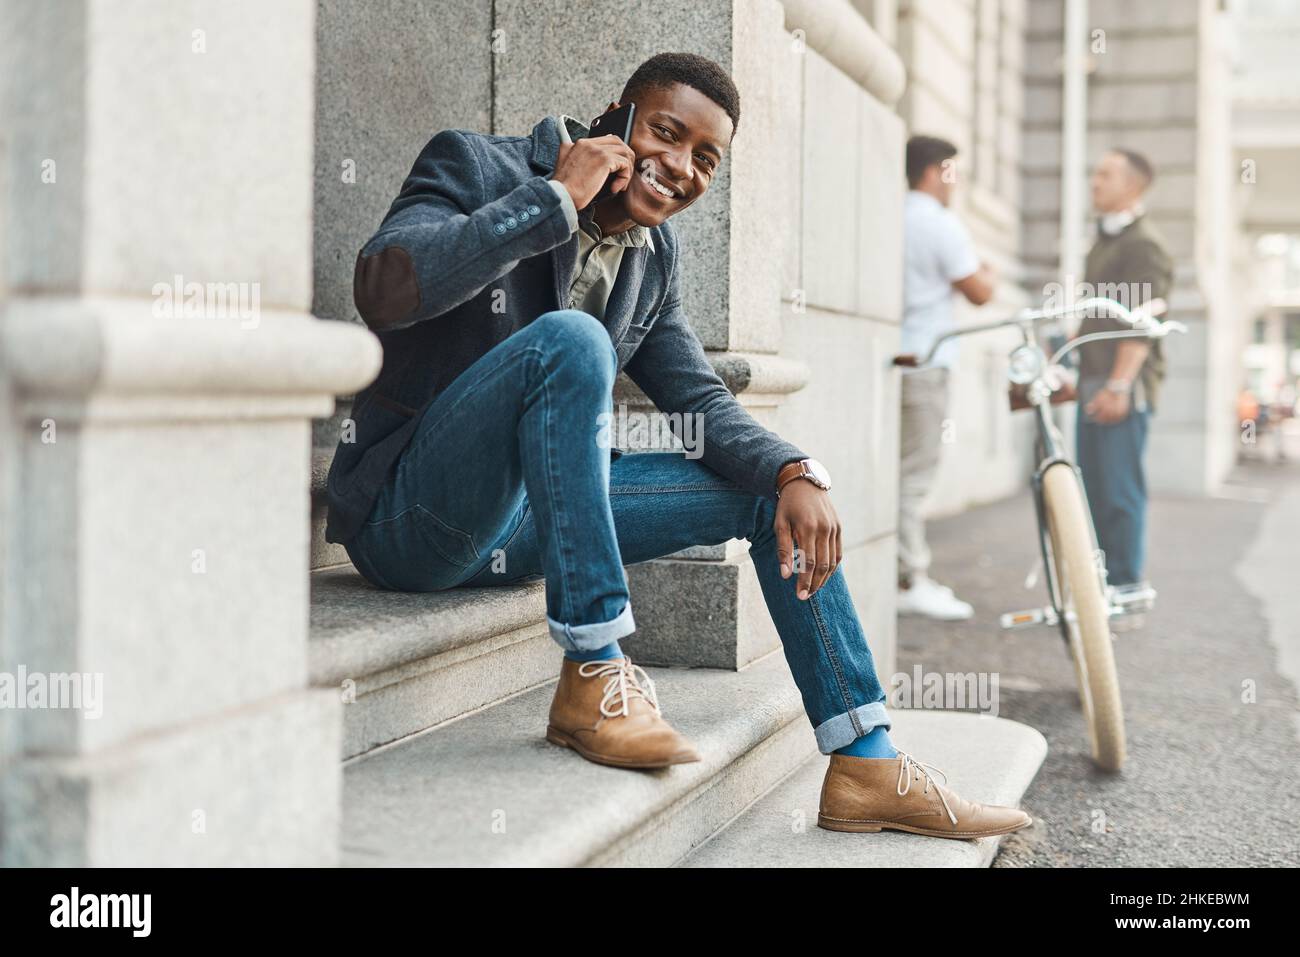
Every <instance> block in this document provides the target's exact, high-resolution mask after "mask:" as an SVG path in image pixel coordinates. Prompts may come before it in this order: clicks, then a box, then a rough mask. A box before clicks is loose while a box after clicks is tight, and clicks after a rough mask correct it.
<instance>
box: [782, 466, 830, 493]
mask: <svg viewBox="0 0 1300 957" xmlns="http://www.w3.org/2000/svg"><path fill="white" fill-rule="evenodd" d="M799 479H804V480H805V481H807V482H809V483H810V484H812V485H815V486H817V487H818V488H820V489H823V490H829V489H830V487H831V476H830V472H828V471H827V470H826V466H824V465H822V464H821V463H820V462H818V461H817V460H816V459H810V458H805V459H796V460H795V461H793V462H787V463H786V464H785V465H783V466H782V467H781V469H780V471H778V472H777V473H776V497H777V498H780V497H781V490H782V489H784V488H785V487H786V486H787V485H789V484H790V483H791V482H795V481H798V480H799Z"/></svg>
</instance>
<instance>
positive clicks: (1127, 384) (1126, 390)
mask: <svg viewBox="0 0 1300 957" xmlns="http://www.w3.org/2000/svg"><path fill="white" fill-rule="evenodd" d="M1106 391H1107V392H1113V393H1115V394H1116V395H1129V394H1130V393H1132V391H1133V380H1132V379H1119V378H1112V379H1107V380H1106Z"/></svg>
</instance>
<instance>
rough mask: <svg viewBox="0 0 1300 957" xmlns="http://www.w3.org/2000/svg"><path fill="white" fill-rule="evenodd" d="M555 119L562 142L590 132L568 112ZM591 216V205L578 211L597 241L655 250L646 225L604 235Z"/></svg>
mask: <svg viewBox="0 0 1300 957" xmlns="http://www.w3.org/2000/svg"><path fill="white" fill-rule="evenodd" d="M555 120H556V123H557V125H558V126H559V129H560V142H561V143H572V142H573V141H574V140H575V139H581V138H582V137H584V136H586V135H587V133H588V132H590V128H589V127H588V126H587V124H585V123H583V122H581V121H579V120H576V119H574V118H573V117H572V116H569V115H568V114H567V113H561V114H560V115H559V116H557V117H556V118H555ZM591 216H592V214H591V207H590V206H588V207H587V208H586V209H585V210H580V211H579V212H578V221H579V222H581V223H582V224H583V225H584V226H585V227H586V228H587V230H588V231H589V232H590V233H591V234H593V235H594V236H595V237H596V241H597V242H609V243H614V244H616V245H619V246H646V247H649V249H650V251H651V252H654V251H655V241H654V237H653V236H651V235H650V230H649V229H647V228H646V227H645V226H642V225H640V224H637V225H636V226H633V227H632V228H631V229H629V230H628V231H627V232H624V233H618V234H617V235H614V236H604V235H603V234H602V233H601V230H600V227H599V226H598V225H596V221H595V220H594V219H592V218H591Z"/></svg>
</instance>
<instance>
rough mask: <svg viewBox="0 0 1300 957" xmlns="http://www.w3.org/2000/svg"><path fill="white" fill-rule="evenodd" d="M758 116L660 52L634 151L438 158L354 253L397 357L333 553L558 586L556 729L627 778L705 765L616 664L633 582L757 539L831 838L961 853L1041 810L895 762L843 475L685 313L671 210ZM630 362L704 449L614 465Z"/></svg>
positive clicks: (700, 189) (346, 495) (624, 458)
mask: <svg viewBox="0 0 1300 957" xmlns="http://www.w3.org/2000/svg"><path fill="white" fill-rule="evenodd" d="M739 101H740V98H739V94H738V93H737V91H736V88H735V86H734V84H733V83H732V81H731V79H730V77H728V76H727V74H726V72H725V71H723V70H722V69H721V68H720V67H719V66H718V65H717V64H716V63H714V62H713V61H711V60H708V59H705V58H703V57H699V56H695V55H692V54H685V53H666V54H659V55H657V56H654V57H652V58H650V59H649V60H647V61H646V62H645V63H643V64H642V65H641V66H640V67H639V68H638V69H637V70H636V72H635V73H634V74H633V75H632V77H631V78H630V79H629V80H628V82H627V84H626V85H625V86H624V88H623V91H622V93H621V94H620V96H619V100H618V101H617V102H614V103H611V104H610V107H609V108H610V109H614V108H616V107H617V106H618V105H619V104H620V103H625V102H633V103H635V104H636V115H635V125H634V129H633V133H632V138H631V141H630V142H629V143H624V142H623V141H622V140H620V139H619V138H618V137H617V136H613V135H608V136H600V137H594V138H589V137H587V136H586V134H587V132H588V130H587V128H586V127H585V126H584V125H583V124H581V123H579V122H577V121H576V120H574V119H573V118H572V117H568V116H563V115H561V116H559V117H555V116H548V117H545V118H543V119H542V120H541V121H540V122H539V123H538V124H537V125H536V126H535V127H534V128H533V130H532V132H531V134H530V135H528V136H489V135H484V134H479V133H474V132H469V131H465V130H444V131H442V132H440V133H438V134H437V135H435V136H434V137H433V139H431V140H430V141H429V143H428V145H427V146H425V148H424V150H423V151H422V152H421V154H420V156H419V158H418V159H417V160H416V162H415V166H414V167H413V169H412V170H411V173H410V176H409V177H408V178H407V180H406V182H405V184H404V185H403V187H402V191H401V193H399V194H398V196H397V199H396V200H395V201H394V202H393V204H392V207H391V208H390V209H389V211H388V214H387V216H385V218H384V221H383V223H382V224H381V225H380V228H379V231H378V232H377V233H376V234H375V235H374V236H373V237H372V238H371V239H370V240H369V241H368V242H367V243H366V244H365V246H364V247H363V248H362V250H361V253H360V255H359V256H358V258H357V264H356V277H355V298H356V303H357V309H358V311H359V312H360V314H361V316H362V318H363V319H364V320H365V322H366V323H367V325H368V326H369V327H370V328H371V329H373V330H374V331H375V332H376V333H377V334H378V335H379V337H380V339H381V341H382V342H383V346H384V364H383V368H382V370H381V371H380V374H379V377H378V379H377V380H376V381H375V382H374V383H373V384H372V385H371V386H370V387H368V388H367V389H365V390H363V391H362V392H361V394H359V395H358V396H357V398H356V402H355V411H354V413H353V415H354V418H355V420H356V422H355V441H353V442H341V443H340V444H339V447H338V451H337V453H336V455H335V458H334V463H333V465H332V467H331V469H330V474H329V483H328V490H329V502H330V514H329V525H328V528H327V532H326V537H327V539H328V540H329V541H332V542H343V543H344V544H345V546H346V548H347V551H348V554H349V555H350V556H351V558H352V560H353V562H354V563H355V564H356V567H357V569H358V570H359V571H360V572H361V574H362V575H364V576H365V577H366V578H367V579H368V580H369V581H370V582H372V583H373V584H375V585H376V586H378V587H380V588H387V589H395V590H402V591H435V590H441V589H446V588H453V587H459V586H484V585H498V584H506V583H511V582H518V581H523V580H527V579H532V578H536V577H537V576H544V578H545V582H546V585H545V590H546V611H547V614H546V617H547V624H548V626H549V628H550V633H551V635H552V637H553V638H554V639H555V641H556V643H557V644H559V645H560V647H561V648H563V649H564V661H563V664H562V666H561V670H560V680H559V684H558V685H557V687H556V690H555V698H554V701H553V703H552V706H551V713H550V723H549V726H548V728H547V734H546V736H547V739H548V740H550V741H552V742H554V743H556V744H559V745H563V746H566V747H569V748H572V749H573V750H575V751H576V752H577V753H578V754H580V755H582V756H583V757H584V758H587V759H588V760H591V761H596V762H599V763H602V764H608V765H613V766H616V767H624V768H658V767H665V766H668V765H672V764H678V763H683V762H690V761H698V760H700V755H699V754H698V753H697V751H696V750H695V748H694V747H693V746H692V744H691V742H690V741H688V740H687V739H686V738H685V737H683V736H682V735H681V734H680V733H678V732H677V731H676V730H675V729H674V728H673V727H672V726H671V725H670V724H669V723H668V722H667V721H666V720H665V718H664V717H663V714H662V712H661V709H660V707H659V703H658V700H657V698H656V695H655V689H654V685H653V683H652V682H651V681H650V680H649V679H648V678H647V677H646V676H645V673H644V672H643V671H641V669H639V668H637V667H636V666H634V665H633V664H632V662H631V660H630V659H629V658H628V657H627V656H626V655H625V654H623V653H622V650H621V649H620V646H619V642H620V640H622V639H626V638H627V637H628V636H630V635H631V634H632V633H633V631H634V630H635V628H636V624H635V622H634V620H633V618H632V608H631V605H630V604H629V600H628V591H627V583H626V579H625V577H624V571H623V566H624V564H632V563H636V562H644V561H648V560H650V559H653V558H658V557H661V556H663V555H667V554H670V553H672V552H676V551H679V550H681V549H683V548H687V547H689V546H692V545H713V544H720V543H723V542H726V541H728V540H729V539H732V538H746V539H748V540H749V542H750V544H751V555H752V558H753V563H754V569H755V571H756V573H757V574H758V578H759V582H760V585H761V587H762V590H763V596H764V598H765V600H766V602H767V607H768V610H769V612H770V613H771V615H772V618H773V621H774V622H775V624H776V629H777V631H778V633H779V634H780V637H781V641H782V643H783V645H784V650H785V656H786V660H787V662H788V664H789V666H790V670H791V672H792V673H793V675H794V679H795V682H796V683H797V684H798V686H799V690H800V692H801V693H802V696H803V701H804V706H805V708H806V710H807V714H808V719H809V721H810V722H811V724H812V726H813V728H814V729H815V734H816V739H817V744H818V747H819V749H820V750H821V751H822V753H824V754H830V755H831V761H830V765H829V767H828V769H827V775H826V780H825V784H824V786H823V791H822V805H821V814H820V816H819V823H820V824H821V825H822V826H823V827H826V828H830V829H833V830H844V831H878V830H880V829H881V828H882V827H887V828H894V829H899V830H906V831H912V832H915V833H920V834H929V835H934V836H938V837H959V838H969V837H979V836H983V835H990V834H1003V833H1007V832H1009V831H1013V830H1016V829H1018V828H1021V827H1025V826H1026V825H1028V824H1030V823H1031V819H1030V818H1029V816H1028V815H1026V814H1025V813H1024V812H1022V811H1019V810H1016V809H1014V808H1006V807H988V806H982V805H979V804H975V803H972V802H969V801H966V800H963V799H962V798H961V797H959V796H957V795H956V794H954V793H953V792H952V791H950V790H948V789H946V788H944V787H941V786H940V785H939V784H937V783H936V782H935V781H933V780H932V779H931V777H930V774H929V772H928V771H927V770H926V769H925V766H923V765H922V764H920V763H919V762H917V761H915V760H914V759H913V758H912V757H911V756H910V755H908V754H906V753H903V752H898V751H896V750H895V749H894V748H893V746H892V745H891V744H890V740H889V734H888V730H889V728H890V720H889V716H888V714H887V713H886V711H885V706H884V701H885V693H884V690H883V689H882V688H881V685H880V682H879V681H878V680H877V677H876V670H875V664H874V662H873V660H872V656H871V652H870V650H869V649H868V647H867V641H866V637H865V636H864V634H863V632H862V628H861V626H860V624H859V622H858V618H857V615H856V613H855V611H854V607H853V602H852V600H851V598H850V596H849V592H848V587H847V585H846V583H845V579H844V574H843V571H842V570H841V569H840V568H839V564H840V558H841V544H840V523H839V519H838V517H837V516H836V513H835V509H834V508H833V507H832V505H831V501H830V496H829V494H828V488H829V484H830V480H829V476H828V475H827V474H826V470H825V469H824V468H823V467H822V466H821V465H820V464H818V463H817V462H815V461H814V460H812V459H810V458H809V457H808V456H807V455H806V454H805V453H804V452H803V451H801V450H800V449H798V448H797V447H795V446H794V445H791V444H790V443H788V442H786V441H783V440H782V439H781V438H780V437H778V436H777V435H775V434H773V433H772V432H770V431H768V430H766V429H764V428H763V427H762V426H760V425H759V424H758V423H757V422H756V421H754V419H753V418H752V417H751V416H750V415H749V413H748V412H746V411H745V409H744V408H743V407H742V406H741V405H740V403H739V402H738V401H737V400H736V398H735V397H734V396H733V395H732V394H731V393H730V392H729V391H728V390H727V388H726V386H725V385H724V384H723V382H722V380H721V379H720V378H719V377H718V375H717V374H716V373H715V372H714V370H713V367H712V366H711V365H710V364H709V361H708V359H707V358H706V356H705V354H704V350H703V348H702V346H701V345H700V342H699V340H698V339H697V338H696V336H695V334H694V332H693V331H692V330H691V326H690V323H689V322H688V320H687V318H686V314H685V312H684V311H683V309H682V290H681V286H682V280H681V275H682V270H683V266H682V262H681V256H682V252H683V251H682V249H681V247H680V245H679V242H678V238H677V235H676V232H675V230H674V229H673V227H672V226H670V225H669V224H668V222H667V220H668V219H669V218H670V217H672V216H674V215H676V214H677V213H679V212H681V211H682V210H684V209H686V208H687V207H689V206H691V205H692V204H693V203H695V202H696V201H697V200H699V199H700V198H701V197H702V196H703V195H704V194H705V192H706V191H707V190H708V187H709V184H710V183H711V182H712V181H713V179H714V177H715V176H717V175H718V170H719V167H720V166H721V164H722V162H723V160H724V157H725V155H726V152H727V149H728V147H729V146H730V144H731V140H732V138H733V136H734V135H735V132H736V124H737V123H738V121H739V119H740V102H739ZM611 174H613V179H612V190H611V192H610V194H609V195H608V196H605V197H602V198H600V199H597V194H598V192H599V191H600V190H601V187H602V186H603V185H604V184H605V183H606V180H607V179H609V178H610V177H611ZM622 369H626V371H627V373H628V375H629V376H630V377H631V378H632V380H633V381H634V382H636V383H637V384H638V385H639V386H640V387H641V389H643V390H644V391H645V393H646V395H647V396H649V398H650V399H651V400H652V401H653V402H654V403H655V405H656V406H657V407H658V408H659V409H660V410H662V411H663V412H665V413H670V414H671V413H678V414H680V415H681V416H682V417H683V418H684V417H685V416H687V415H688V414H690V415H702V416H703V422H704V426H705V432H706V433H707V434H706V436H705V441H704V443H703V455H702V458H700V459H688V458H686V457H684V456H683V455H681V454H679V453H674V452H664V453H649V452H647V453H644V454H638V455H623V454H622V453H621V452H619V450H617V449H607V448H606V447H605V446H606V444H607V443H605V442H604V441H603V440H602V438H601V431H602V425H601V423H602V422H607V421H608V417H609V415H610V412H611V408H612V402H613V395H612V391H613V386H614V379H615V376H616V374H617V373H618V371H619V370H622ZM796 545H797V546H798V549H799V553H800V554H801V555H806V556H807V559H806V561H805V562H796V549H795V546H796Z"/></svg>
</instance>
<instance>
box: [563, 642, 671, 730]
mask: <svg viewBox="0 0 1300 957" xmlns="http://www.w3.org/2000/svg"><path fill="white" fill-rule="evenodd" d="M578 674H580V675H582V677H584V678H606V679H608V680H607V681H606V682H605V694H604V697H602V698H601V699H600V713H601V714H603V715H604V716H605V717H607V718H614V717H617V716H619V715H626V714H627V713H628V711H627V703H628V699H629V698H631V697H637V698H643V699H644V700H646V701H647V702H649V704H650V707H652V708H654V709H655V714H662V713H663V712H661V711H660V710H659V699H658V697H657V696H656V694H655V683H654V681H653V680H652V679H651V678H650V676H649V675H648V674H646V673H645V669H644V668H641V667H639V666H638V665H634V664H632V659H631V658H628V657H627V656H626V655H624V656H623V657H622V658H615V659H610V660H607V661H584V662H583V663H582V664H581V665H579V666H578Z"/></svg>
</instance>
